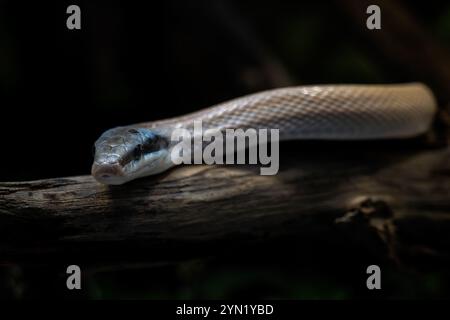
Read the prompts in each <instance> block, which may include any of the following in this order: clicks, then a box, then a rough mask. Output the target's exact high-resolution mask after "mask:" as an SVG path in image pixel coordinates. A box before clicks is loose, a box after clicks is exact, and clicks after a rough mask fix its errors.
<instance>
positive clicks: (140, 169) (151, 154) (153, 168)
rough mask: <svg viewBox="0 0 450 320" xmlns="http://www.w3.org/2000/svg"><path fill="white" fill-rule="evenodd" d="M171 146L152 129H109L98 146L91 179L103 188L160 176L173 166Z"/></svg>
mask: <svg viewBox="0 0 450 320" xmlns="http://www.w3.org/2000/svg"><path fill="white" fill-rule="evenodd" d="M168 146H169V140H168V139H167V138H166V137H165V136H163V135H161V134H160V133H158V132H156V131H155V130H152V129H147V128H135V127H117V128H114V129H110V130H108V131H106V132H104V133H103V134H102V135H101V136H100V138H99V139H98V140H97V141H96V142H95V145H94V163H93V164H92V170H91V171H92V175H93V176H94V178H95V179H96V180H97V181H99V182H101V183H104V184H122V183H125V182H127V181H130V180H133V179H136V178H139V177H144V176H148V175H152V174H157V173H160V172H162V171H164V170H167V169H168V168H169V167H170V166H172V164H171V162H170V155H169V150H168Z"/></svg>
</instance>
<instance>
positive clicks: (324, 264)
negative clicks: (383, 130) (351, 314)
mask: <svg viewBox="0 0 450 320" xmlns="http://www.w3.org/2000/svg"><path fill="white" fill-rule="evenodd" d="M399 3H400V4H401V5H402V6H401V10H406V12H408V14H410V15H412V16H413V17H414V18H415V22H416V23H417V25H418V26H419V27H420V28H421V30H424V32H425V33H426V35H427V37H429V38H430V39H432V41H433V43H436V44H437V45H438V46H439V47H442V48H444V50H447V49H448V47H449V46H450V5H449V3H448V1H433V2H432V3H430V2H429V1H422V2H416V3H413V2H410V1H407V2H406V1H404V2H399ZM70 4H77V5H79V6H80V7H81V15H82V17H81V19H82V22H81V23H82V29H81V30H68V29H67V28H66V19H67V17H68V15H67V14H66V13H65V12H66V8H67V6H68V5H70ZM347 7H348V1H273V0H272V1H261V0H258V1H257V0H251V1H225V0H220V1H218V0H215V1H206V0H204V1H175V0H170V1H147V2H145V4H144V1H135V2H131V1H75V2H72V1H71V2H68V1H33V2H32V1H29V2H24V1H1V2H0V40H1V41H0V105H1V111H2V113H1V118H0V119H1V126H0V128H1V129H0V130H1V131H0V137H1V139H2V141H1V170H0V181H16V180H32V179H41V178H49V177H59V176H71V175H81V174H88V173H89V171H90V165H91V161H92V155H91V150H92V145H93V143H94V141H95V140H96V138H97V137H98V136H99V135H100V134H101V133H102V132H103V131H104V130H106V129H108V128H111V127H114V126H119V125H126V124H131V123H136V122H143V121H151V120H156V119H161V118H167V117H171V116H178V115H181V114H183V113H186V112H189V111H194V110H197V109H200V108H203V107H207V106H210V105H213V104H215V103H219V102H222V101H224V100H227V99H231V98H234V97H237V96H241V95H244V94H248V93H252V92H256V91H259V90H263V89H268V88H273V87H280V86H286V85H300V84H316V83H391V82H407V81H424V82H426V83H427V84H429V85H430V86H431V87H432V88H435V87H436V85H435V81H436V77H434V76H433V75H431V74H428V73H427V72H424V71H423V68H424V65H423V64H420V63H417V64H414V63H409V64H408V63H405V64H401V63H400V64H399V63H398V60H399V57H398V56H397V57H391V56H389V53H387V52H389V50H383V48H382V46H381V45H380V43H379V42H377V41H374V40H373V34H371V33H374V32H378V33H379V34H383V33H390V32H392V31H391V30H389V29H387V30H386V29H382V30H380V31H369V30H367V29H366V28H365V18H366V16H367V15H366V14H365V13H364V12H362V13H361V19H360V20H358V19H355V18H354V17H351V15H350V14H348V8H347ZM382 10H383V9H382ZM383 21H384V20H383V11H382V26H383ZM414 37H415V35H414V34H413V33H412V34H411V37H410V39H407V41H409V42H411V41H412V42H414V41H415V38H414ZM397 40H398V41H402V39H397ZM385 45H386V44H385ZM388 45H389V44H388ZM391 45H392V46H395V43H392V44H391ZM418 46H420V43H418ZM404 58H405V61H408V57H404ZM400 59H403V57H401V58H400ZM437 90H439V88H438V89H437ZM438 98H439V99H440V101H444V102H446V101H445V98H446V97H445V94H444V95H439V94H438ZM228 254H229V255H231V256H232V255H233V254H232V253H228ZM212 255H213V256H216V255H217V253H214V252H212ZM361 255H362V257H364V253H361ZM351 258H352V257H351V256H345V254H344V255H343V256H340V257H339V260H340V261H342V260H345V259H351ZM305 259H306V260H312V261H314V262H313V263H311V264H305V261H304V260H305ZM333 259H334V257H331V258H324V257H317V256H314V255H311V256H303V257H293V256H291V255H287V256H280V257H278V258H277V260H276V261H267V260H265V259H264V251H263V250H259V251H258V250H257V251H256V253H253V254H251V253H249V255H246V257H242V258H238V257H233V259H230V256H227V255H224V256H219V257H217V256H216V257H215V258H210V259H206V260H204V259H200V260H193V261H186V262H182V263H175V264H173V263H169V264H162V265H157V266H154V265H151V266H148V265H147V266H138V267H136V266H134V267H133V268H123V269H121V270H106V271H103V272H99V273H93V274H95V276H94V275H93V276H92V277H91V278H90V282H89V283H90V284H89V285H88V288H87V289H86V290H84V292H83V293H82V294H81V296H82V297H89V298H105V297H123V298H130V297H134V298H136V297H137V298H229V297H246V296H251V297H256V298H258V297H266V298H267V297H269V298H320V297H322V298H347V297H359V296H370V295H371V294H368V293H367V290H366V289H365V281H361V279H365V273H364V271H361V270H363V269H361V268H360V266H362V265H364V263H365V262H366V261H365V260H364V258H362V259H361V261H359V262H358V264H354V265H353V268H348V265H345V264H338V265H334V261H336V260H333ZM363 262H364V263H363ZM359 263H360V264H359ZM386 268H389V267H386ZM1 270H2V274H1V276H2V277H3V278H0V279H3V280H2V281H3V282H2V285H1V288H2V289H3V290H2V291H1V292H2V293H1V295H2V296H6V297H10V298H11V297H12V298H32V297H38V296H40V295H41V294H43V295H44V296H60V295H61V293H62V295H63V296H70V294H69V293H67V290H63V289H61V285H62V286H64V283H65V280H64V279H65V275H64V268H63V267H62V265H58V264H57V263H56V264H52V265H48V264H46V262H45V261H43V262H42V265H41V266H28V265H26V264H24V265H16V264H12V265H6V266H3V267H2V269H1ZM55 274H56V275H55ZM387 277H388V278H390V279H391V286H390V287H389V288H387V289H386V290H385V291H384V292H383V294H382V296H385V297H441V296H443V295H448V294H449V291H448V287H447V286H446V285H444V283H445V280H446V279H448V275H447V274H446V273H440V272H437V273H436V272H434V273H422V274H410V273H407V274H406V275H405V274H402V275H399V274H397V271H395V269H392V271H391V273H389V274H388V276H387ZM48 279H51V280H48Z"/></svg>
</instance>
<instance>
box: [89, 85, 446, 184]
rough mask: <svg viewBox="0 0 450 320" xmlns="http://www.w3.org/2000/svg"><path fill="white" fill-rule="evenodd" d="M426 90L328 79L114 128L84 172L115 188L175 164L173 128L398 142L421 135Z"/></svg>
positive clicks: (429, 101)
mask: <svg viewBox="0 0 450 320" xmlns="http://www.w3.org/2000/svg"><path fill="white" fill-rule="evenodd" d="M436 111H437V107H436V100H435V98H434V96H433V93H432V91H431V90H430V89H429V88H428V87H427V86H426V85H425V84H422V83H418V82H415V83H402V84H334V85H306V86H294V87H286V88H277V89H271V90H266V91H262V92H258V93H253V94H250V95H246V96H243V97H240V98H236V99H233V100H230V101H227V102H224V103H220V104H218V105H215V106H212V107H209V108H206V109H202V110H200V111H196V112H193V113H189V114H187V115H182V116H178V117H173V118H169V119H164V120H157V121H151V122H143V123H137V124H132V125H125V126H119V127H115V128H112V129H109V130H107V131H105V132H104V133H103V134H102V135H101V136H100V137H99V138H98V140H97V141H96V142H95V144H94V161H93V164H92V169H91V173H92V175H93V177H94V178H95V179H96V180H97V181H98V182H100V183H102V184H107V185H120V184H123V183H126V182H128V181H131V180H134V179H137V178H141V177H146V176H150V175H155V174H159V173H162V172H164V171H166V170H168V169H169V168H172V167H173V166H175V164H174V163H173V161H172V160H171V157H170V153H171V150H172V149H173V148H174V145H175V142H174V141H172V140H171V134H172V132H173V130H175V129H179V128H183V129H186V130H188V132H193V130H194V125H193V123H194V121H201V122H202V125H203V128H204V129H205V130H207V129H214V130H219V131H222V132H223V130H226V129H243V130H246V129H248V128H253V129H256V130H258V129H268V128H270V129H272V128H274V129H278V130H279V140H280V141H283V140H373V139H403V138H404V139H406V138H412V137H415V136H419V135H422V134H425V133H426V132H427V131H428V130H429V128H430V126H431V124H432V121H433V118H434V115H435V114H436Z"/></svg>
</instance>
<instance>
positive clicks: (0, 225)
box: [0, 142, 450, 261]
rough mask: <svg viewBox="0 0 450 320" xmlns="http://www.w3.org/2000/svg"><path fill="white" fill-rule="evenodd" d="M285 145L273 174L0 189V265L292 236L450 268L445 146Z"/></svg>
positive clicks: (219, 173) (78, 181)
mask: <svg viewBox="0 0 450 320" xmlns="http://www.w3.org/2000/svg"><path fill="white" fill-rule="evenodd" d="M311 146H313V147H311ZM281 150H282V152H281V155H280V159H281V169H280V172H279V174H278V175H276V176H260V175H258V172H259V169H258V168H257V167H247V166H203V165H201V166H186V167H178V168H175V169H174V170H171V171H170V172H169V173H167V174H164V175H161V176H158V177H153V178H146V179H141V180H139V181H135V182H132V183H129V184H126V185H123V186H114V187H108V186H104V185H101V184H98V183H97V182H95V181H94V180H93V179H92V178H91V177H90V176H79V177H69V178H57V179H47V180H39V181H31V182H10V183H6V182H4V183H0V260H2V261H9V259H12V260H14V259H25V258H27V257H39V256H44V255H50V256H51V255H64V253H73V252H77V253H78V254H82V255H83V254H84V255H87V256H91V257H95V256H96V255H98V254H100V253H102V254H105V253H107V252H109V253H110V254H112V255H115V254H122V255H126V254H128V253H130V252H131V251H133V249H136V250H137V251H138V252H140V253H138V254H140V255H144V256H147V257H150V260H151V257H152V255H153V254H155V255H156V254H157V253H159V254H161V253H166V254H167V255H172V254H175V253H174V252H178V254H181V255H183V254H186V255H190V252H195V251H196V250H200V249H201V248H203V249H205V248H206V249H205V250H207V251H209V252H210V253H211V250H214V251H215V252H218V250H222V249H224V248H227V247H230V246H234V247H236V248H238V247H241V246H245V245H247V244H249V243H267V242H270V241H272V240H276V239H280V238H283V239H301V241H300V242H301V243H303V244H305V243H306V244H308V243H310V244H313V243H316V242H325V243H326V245H329V246H337V245H341V244H342V243H344V244H345V243H348V242H350V243H351V242H356V243H358V244H359V245H362V246H367V248H368V249H369V250H371V249H373V246H374V245H375V246H380V247H381V248H382V250H384V251H385V252H386V254H387V255H389V256H390V257H391V258H393V259H398V256H408V257H409V256H420V257H421V258H427V257H433V258H438V259H444V260H445V261H448V258H449V256H450V237H449V236H448V235H449V234H450V165H449V163H450V161H449V159H450V150H449V149H448V148H445V147H444V148H435V149H429V148H428V149H427V148H422V147H420V146H419V147H418V146H416V145H414V144H412V145H411V144H408V143H405V142H369V143H338V144H330V143H328V144H327V143H309V144H308V143H300V142H299V143H294V142H292V143H286V144H282V145H281ZM342 239H344V240H342ZM297 243H299V242H297Z"/></svg>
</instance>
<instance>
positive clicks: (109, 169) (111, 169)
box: [91, 163, 124, 181]
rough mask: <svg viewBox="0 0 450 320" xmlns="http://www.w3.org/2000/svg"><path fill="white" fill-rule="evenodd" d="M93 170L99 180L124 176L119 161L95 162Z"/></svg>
mask: <svg viewBox="0 0 450 320" xmlns="http://www.w3.org/2000/svg"><path fill="white" fill-rule="evenodd" d="M91 172H92V175H93V176H94V177H95V178H96V179H97V180H99V181H101V180H103V181H107V180H109V179H114V178H120V177H123V176H124V172H123V168H122V166H121V165H120V164H119V163H94V164H93V165H92V170H91Z"/></svg>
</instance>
